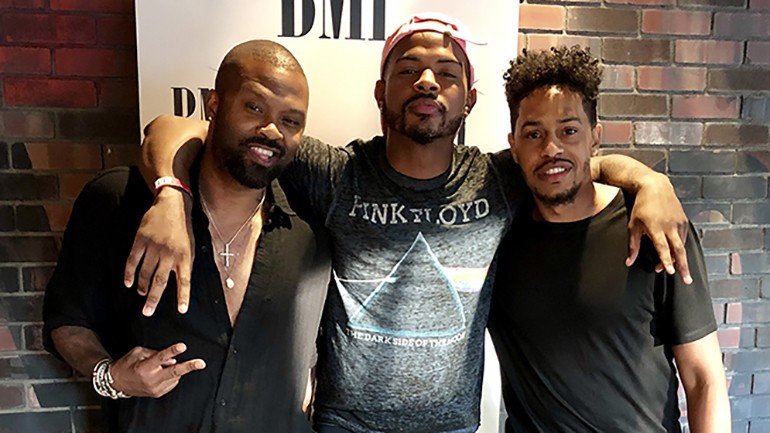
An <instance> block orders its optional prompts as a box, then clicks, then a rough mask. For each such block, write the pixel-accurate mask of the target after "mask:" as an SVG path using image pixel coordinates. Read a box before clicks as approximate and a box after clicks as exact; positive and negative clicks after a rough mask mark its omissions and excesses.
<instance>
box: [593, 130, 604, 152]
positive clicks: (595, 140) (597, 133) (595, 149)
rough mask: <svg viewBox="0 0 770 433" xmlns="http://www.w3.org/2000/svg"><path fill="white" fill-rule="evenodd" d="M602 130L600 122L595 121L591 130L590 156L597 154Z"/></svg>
mask: <svg viewBox="0 0 770 433" xmlns="http://www.w3.org/2000/svg"><path fill="white" fill-rule="evenodd" d="M603 130H604V127H603V126H602V124H601V123H597V124H596V126H594V129H593V131H592V133H593V142H592V143H591V156H596V155H598V154H599V145H600V144H602V132H603Z"/></svg>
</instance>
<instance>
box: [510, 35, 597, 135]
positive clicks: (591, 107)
mask: <svg viewBox="0 0 770 433" xmlns="http://www.w3.org/2000/svg"><path fill="white" fill-rule="evenodd" d="M510 65H511V67H510V68H508V70H507V71H506V72H505V74H504V75H503V79H504V80H505V98H506V99H507V100H508V108H509V109H510V110H511V130H512V131H513V130H515V129H516V119H518V117H519V105H520V104H521V101H522V100H523V99H524V98H526V97H527V96H529V94H531V93H532V92H533V91H535V90H537V89H540V88H542V87H546V86H547V87H550V86H558V87H564V88H566V89H569V90H571V91H573V92H576V93H578V94H580V95H581V96H582V97H583V109H584V110H585V112H586V114H587V115H588V120H590V121H591V126H592V127H593V126H596V120H597V119H596V99H597V97H598V96H599V84H601V82H602V68H601V66H599V60H598V59H597V58H595V57H593V56H592V55H591V53H590V50H589V49H588V48H585V49H583V48H580V47H579V46H574V47H571V48H567V47H559V48H555V47H551V49H550V50H543V51H528V50H526V49H524V50H522V54H521V55H520V56H518V57H516V58H515V59H513V60H511V62H510Z"/></svg>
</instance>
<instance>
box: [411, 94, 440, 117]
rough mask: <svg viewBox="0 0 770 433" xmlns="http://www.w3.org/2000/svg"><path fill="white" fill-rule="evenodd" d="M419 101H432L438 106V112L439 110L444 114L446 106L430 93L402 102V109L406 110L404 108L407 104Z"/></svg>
mask: <svg viewBox="0 0 770 433" xmlns="http://www.w3.org/2000/svg"><path fill="white" fill-rule="evenodd" d="M421 99H428V100H431V101H434V102H435V103H436V104H437V105H438V107H439V110H441V112H442V113H446V106H445V105H444V104H442V103H441V101H439V100H438V95H434V94H431V93H420V94H417V95H414V96H412V97H410V98H409V99H407V100H406V102H404V108H405V109H406V107H408V106H409V104H411V103H412V102H415V101H419V100H421Z"/></svg>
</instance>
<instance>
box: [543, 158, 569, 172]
mask: <svg viewBox="0 0 770 433" xmlns="http://www.w3.org/2000/svg"><path fill="white" fill-rule="evenodd" d="M557 162H566V163H567V164H569V165H575V164H574V163H573V162H572V161H570V160H568V159H564V158H550V159H548V160H547V161H545V162H543V163H542V164H539V165H538V166H537V168H536V169H535V171H538V170H540V169H541V168H543V167H545V166H546V165H548V164H555V163H557Z"/></svg>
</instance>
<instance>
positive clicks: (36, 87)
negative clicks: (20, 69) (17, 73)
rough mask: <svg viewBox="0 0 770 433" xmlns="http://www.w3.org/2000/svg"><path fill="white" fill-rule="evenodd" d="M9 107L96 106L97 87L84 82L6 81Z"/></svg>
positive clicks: (19, 79) (6, 99)
mask: <svg viewBox="0 0 770 433" xmlns="http://www.w3.org/2000/svg"><path fill="white" fill-rule="evenodd" d="M4 84H5V87H4V91H5V101H6V103H7V104H8V105H35V106H52V107H68V108H88V107H95V106H96V86H94V83H93V82H91V81H83V80H40V79H26V78H14V79H11V78H7V79H5V83H4Z"/></svg>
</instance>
